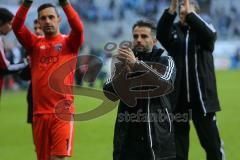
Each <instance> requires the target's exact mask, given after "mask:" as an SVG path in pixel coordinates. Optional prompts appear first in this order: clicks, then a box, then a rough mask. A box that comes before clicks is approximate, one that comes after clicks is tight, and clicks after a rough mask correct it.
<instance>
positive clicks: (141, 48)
mask: <svg viewBox="0 0 240 160" xmlns="http://www.w3.org/2000/svg"><path fill="white" fill-rule="evenodd" d="M133 49H134V51H136V52H149V51H150V49H149V47H148V46H143V45H136V46H134V48H133Z"/></svg>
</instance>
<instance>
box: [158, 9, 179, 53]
mask: <svg viewBox="0 0 240 160" xmlns="http://www.w3.org/2000/svg"><path fill="white" fill-rule="evenodd" d="M175 17H176V13H174V14H170V13H169V11H168V9H166V10H165V11H164V13H163V15H162V17H161V18H160V19H159V21H158V25H157V39H158V40H159V42H160V43H161V44H162V45H163V46H164V47H165V48H166V49H168V48H169V43H170V41H171V29H172V26H173V23H174V19H175Z"/></svg>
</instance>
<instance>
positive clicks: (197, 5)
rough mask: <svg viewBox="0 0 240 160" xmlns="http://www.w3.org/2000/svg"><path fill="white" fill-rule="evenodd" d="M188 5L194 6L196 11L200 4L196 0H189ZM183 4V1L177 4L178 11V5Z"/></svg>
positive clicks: (198, 9)
mask: <svg viewBox="0 0 240 160" xmlns="http://www.w3.org/2000/svg"><path fill="white" fill-rule="evenodd" d="M189 3H190V5H193V6H194V7H195V10H196V12H199V11H200V5H199V3H198V1H197V0H189ZM182 5H183V1H182V2H181V3H180V5H179V11H180V6H182Z"/></svg>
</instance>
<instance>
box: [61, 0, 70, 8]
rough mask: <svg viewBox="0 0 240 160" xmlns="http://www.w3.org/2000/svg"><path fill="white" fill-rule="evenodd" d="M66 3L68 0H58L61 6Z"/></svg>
mask: <svg viewBox="0 0 240 160" xmlns="http://www.w3.org/2000/svg"><path fill="white" fill-rule="evenodd" d="M68 3H69V2H68V0H59V4H60V5H61V6H62V7H64V6H66V5H67V4H68Z"/></svg>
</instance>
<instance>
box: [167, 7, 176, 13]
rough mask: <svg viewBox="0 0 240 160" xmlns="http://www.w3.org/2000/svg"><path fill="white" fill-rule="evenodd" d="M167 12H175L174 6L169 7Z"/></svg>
mask: <svg viewBox="0 0 240 160" xmlns="http://www.w3.org/2000/svg"><path fill="white" fill-rule="evenodd" d="M168 12H169V13H170V14H174V13H175V12H176V8H175V7H170V8H169V9H168Z"/></svg>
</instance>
